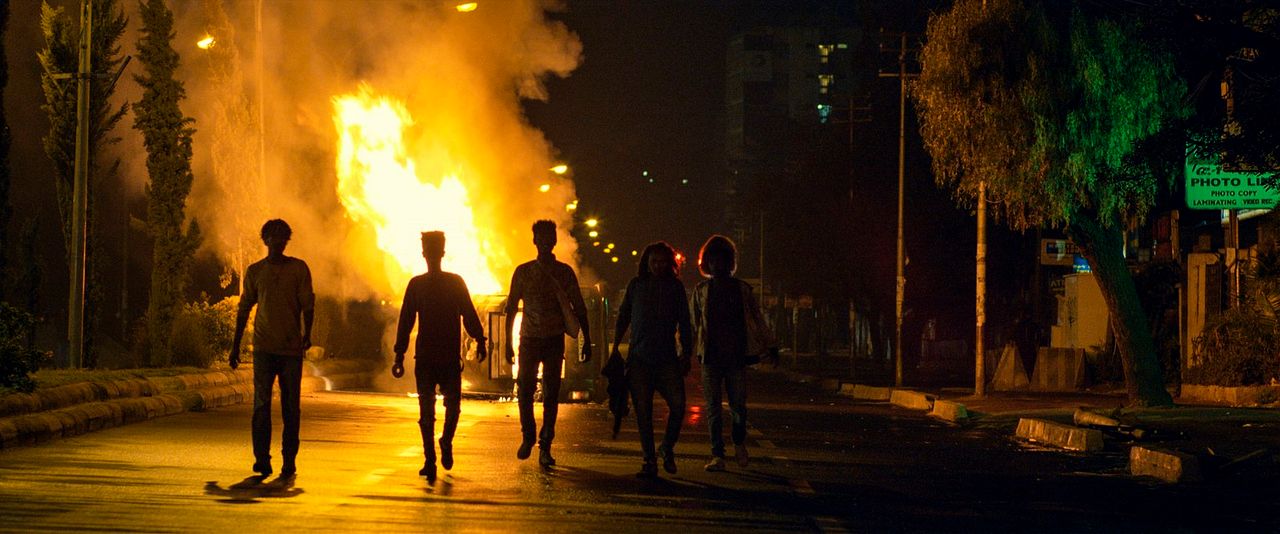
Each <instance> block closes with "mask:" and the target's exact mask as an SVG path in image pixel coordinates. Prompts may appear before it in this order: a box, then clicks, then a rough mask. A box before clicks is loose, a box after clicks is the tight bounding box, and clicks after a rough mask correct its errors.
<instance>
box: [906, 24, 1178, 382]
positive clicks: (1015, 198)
mask: <svg viewBox="0 0 1280 534" xmlns="http://www.w3.org/2000/svg"><path fill="white" fill-rule="evenodd" d="M1134 23H1135V21H1132V20H1126V19H1125V18H1123V17H1115V18H1113V17H1109V16H1100V15H1099V14H1097V13H1085V12H1083V11H1082V10H1081V9H1080V8H1078V7H1075V6H1074V5H1070V4H1066V3H1053V2H1046V3H1043V4H1041V3H1039V2H1035V1H1034V0H1032V1H1023V0H988V1H986V2H982V1H981V0H961V1H959V2H957V3H956V4H955V6H954V7H953V8H952V9H951V10H950V11H948V12H946V13H942V14H939V15H936V16H934V17H932V18H931V19H930V21H929V26H928V35H927V42H926V44H925V46H924V48H923V50H922V52H921V65H922V69H921V75H920V79H919V81H918V83H917V84H916V85H915V86H914V91H913V98H915V100H916V103H917V109H918V111H919V114H920V121H921V134H922V136H923V138H924V143H925V146H926V148H927V149H928V150H929V153H930V154H931V156H932V157H933V171H934V175H935V177H936V180H937V181H938V183H939V185H941V186H943V187H946V188H950V189H952V190H953V191H954V192H955V195H956V197H957V199H958V200H959V201H960V202H961V203H963V204H972V203H973V202H974V200H975V198H976V196H977V191H978V189H979V184H980V183H982V182H985V183H986V185H987V187H988V192H989V193H988V195H989V196H988V201H989V202H990V203H991V205H990V211H991V212H993V213H994V214H995V216H996V217H997V218H998V219H1004V220H1006V221H1007V222H1008V224H1010V225H1011V226H1012V227H1014V228H1016V229H1025V228H1030V227H1036V226H1054V227H1061V228H1063V229H1065V230H1066V232H1067V233H1068V235H1069V236H1071V237H1072V239H1073V240H1074V241H1075V242H1076V244H1077V245H1078V246H1080V248H1081V250H1082V253H1083V254H1084V256H1085V257H1086V258H1087V259H1088V260H1089V262H1090V264H1091V266H1092V267H1093V271H1094V273H1095V275H1096V277H1097V280H1098V282H1099V285H1100V287H1101V288H1102V292H1103V296H1104V299H1105V300H1106V301H1107V304H1108V308H1109V310H1110V313H1111V317H1112V325H1113V327H1114V330H1115V332H1116V337H1117V344H1118V346H1119V347H1120V349H1121V350H1120V352H1121V357H1122V360H1124V367H1125V377H1126V383H1127V385H1128V387H1129V394H1130V400H1131V401H1132V402H1135V403H1139V404H1165V403H1168V402H1169V401H1170V400H1169V396H1168V393H1167V392H1165V391H1164V388H1163V381H1162V379H1161V377H1160V371H1159V364H1158V362H1157V361H1156V358H1155V354H1154V347H1153V344H1152V341H1151V334H1150V331H1149V330H1148V326H1147V321H1146V318H1145V315H1144V314H1143V313H1142V309H1141V305H1140V302H1139V299H1138V296H1137V293H1136V289H1135V288H1134V284H1133V280H1132V276H1131V275H1130V274H1129V272H1128V269H1127V267H1126V266H1125V264H1124V258H1123V238H1122V234H1121V232H1122V231H1123V228H1124V225H1125V224H1126V223H1127V222H1128V221H1130V220H1133V219H1141V218H1142V217H1144V216H1145V215H1146V213H1147V211H1148V210H1149V209H1150V208H1151V206H1152V205H1153V204H1154V202H1155V198H1156V195H1157V193H1158V192H1159V191H1160V189H1161V187H1167V186H1168V185H1169V184H1170V180H1171V179H1172V178H1173V177H1175V176H1176V175H1177V174H1176V172H1175V169H1176V168H1177V166H1178V165H1179V164H1180V163H1181V157H1180V155H1181V154H1182V153H1183V148H1182V143H1183V142H1182V137H1181V134H1180V132H1181V130H1180V129H1179V128H1178V126H1179V125H1180V121H1181V120H1182V119H1183V118H1184V117H1185V116H1186V115H1187V110H1186V106H1185V104H1184V102H1183V99H1182V97H1183V94H1184V92H1185V84H1184V83H1183V82H1182V80H1181V79H1180V78H1179V77H1178V76H1177V74H1176V73H1175V72H1174V67H1173V61H1172V58H1171V57H1170V56H1169V55H1168V54H1167V53H1164V52H1162V51H1161V50H1160V49H1159V47H1158V46H1157V44H1156V43H1152V42H1149V41H1145V40H1142V39H1140V38H1138V36H1137V34H1136V33H1135V31H1134V30H1133V29H1132V28H1133V27H1134ZM1170 154H1174V155H1175V156H1176V157H1174V158H1172V159H1170V158H1169V156H1170Z"/></svg>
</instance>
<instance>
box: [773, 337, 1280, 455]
mask: <svg viewBox="0 0 1280 534" xmlns="http://www.w3.org/2000/svg"><path fill="white" fill-rule="evenodd" d="M858 363H859V364H860V365H859V367H857V368H856V369H854V373H853V376H854V377H855V379H854V380H850V379H849V376H850V366H849V359H848V357H847V356H843V357H842V356H840V355H834V356H828V357H825V358H819V357H816V356H812V355H803V354H802V355H799V357H797V358H793V357H791V356H790V355H788V356H784V358H783V359H782V364H781V365H780V366H779V368H778V369H777V372H782V373H785V374H786V375H787V376H788V377H789V378H791V380H793V381H798V382H808V383H813V384H816V385H818V386H820V387H822V389H824V390H825V391H827V392H829V393H833V394H835V393H837V392H840V391H841V386H844V392H845V393H846V394H847V392H848V391H849V389H850V388H851V387H852V386H851V385H852V384H862V385H871V386H886V385H891V384H892V377H891V375H890V374H889V373H891V370H888V369H884V368H883V367H882V368H880V369H877V368H875V367H873V366H870V365H863V364H862V362H861V361H860V362H858ZM764 370H765V371H770V369H764ZM901 389H906V390H910V391H915V392H918V393H921V394H923V395H924V396H927V397H928V398H929V399H930V401H932V402H933V403H937V401H949V402H951V403H958V404H960V405H963V407H964V409H965V411H967V413H968V417H965V418H962V419H960V420H959V421H957V422H956V424H957V425H958V426H960V427H961V428H964V429H967V430H977V431H983V432H989V433H992V434H995V435H1000V436H1006V437H1009V438H1010V439H1012V438H1013V435H1014V430H1015V428H1016V427H1017V426H1018V423H1019V420H1021V419H1023V418H1032V419H1038V420H1045V421H1051V422H1054V423H1059V424H1062V425H1068V426H1070V425H1074V424H1075V421H1074V417H1075V414H1076V411H1077V410H1078V409H1084V410H1087V411H1090V412H1093V413H1098V414H1103V415H1106V416H1108V417H1111V418H1114V419H1116V420H1118V421H1119V422H1120V423H1121V424H1122V425H1125V426H1126V427H1127V428H1136V429H1141V430H1142V437H1141V438H1134V437H1133V436H1132V435H1129V434H1124V433H1121V432H1118V431H1115V429H1106V428H1101V430H1102V431H1103V435H1104V438H1105V439H1104V448H1103V449H1102V451H1101V452H1104V453H1110V454H1124V455H1126V456H1127V455H1128V454H1129V453H1130V447H1134V446H1141V447H1145V448H1157V449H1162V450H1169V451H1177V452H1180V453H1184V454H1187V455H1191V456H1195V457H1196V458H1198V459H1199V460H1200V463H1201V464H1202V465H1206V466H1207V467H1208V468H1209V470H1210V471H1212V469H1213V468H1215V467H1217V466H1222V465H1225V464H1227V463H1229V462H1230V461H1231V460H1234V459H1239V458H1242V457H1246V456H1248V455H1251V454H1252V455H1254V456H1253V459H1254V461H1251V462H1250V463H1249V465H1248V466H1242V469H1241V470H1238V471H1236V472H1233V473H1231V476H1232V477H1237V478H1238V477H1244V478H1250V479H1254V478H1259V477H1260V478H1262V479H1274V478H1276V477H1280V459H1278V458H1277V457H1276V452H1277V451H1280V409H1276V408H1240V407H1226V406H1204V405H1194V404H1178V405H1176V406H1172V407H1165V408H1126V407H1125V406H1126V404H1127V402H1128V399H1127V396H1126V394H1125V392H1124V391H1123V390H1119V391H1107V392H1083V391H1082V392H1032V391H1020V392H988V394H987V395H986V396H984V397H981V398H978V397H974V396H973V389H972V388H938V387H911V382H910V381H909V380H908V381H907V387H905V388H901ZM1175 401H1176V399H1175ZM859 402H863V403H868V404H879V405H883V406H885V408H886V409H891V410H903V411H905V410H907V409H906V408H900V407H898V406H893V405H892V404H890V403H889V402H887V401H872V400H862V401H859ZM916 412H917V413H919V414H920V416H921V417H928V412H926V411H924V410H916ZM1245 469H1247V472H1240V471H1243V470H1245ZM1211 474H1212V473H1211Z"/></svg>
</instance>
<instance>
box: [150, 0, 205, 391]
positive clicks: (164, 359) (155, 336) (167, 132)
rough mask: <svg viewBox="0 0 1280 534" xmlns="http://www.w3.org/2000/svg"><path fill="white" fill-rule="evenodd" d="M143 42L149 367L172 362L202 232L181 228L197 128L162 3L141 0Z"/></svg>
mask: <svg viewBox="0 0 1280 534" xmlns="http://www.w3.org/2000/svg"><path fill="white" fill-rule="evenodd" d="M139 11H140V12H141V15H142V30H141V31H142V37H141V38H140V39H139V40H138V59H139V61H140V62H141V63H142V68H143V72H144V73H143V74H141V75H136V76H134V79H135V80H137V82H138V84H139V85H141V86H142V88H143V94H142V100H140V101H138V103H137V104H136V105H135V106H134V122H133V126H134V128H136V129H138V130H139V131H141V132H142V136H143V143H144V145H145V146H146V149H147V174H148V176H149V178H150V182H149V184H148V186H147V219H148V220H147V226H148V228H149V229H150V231H151V236H152V238H153V240H154V247H153V249H154V252H153V256H152V262H153V264H152V270H151V294H150V300H149V302H148V304H147V337H148V340H149V361H150V363H151V365H153V366H163V365H168V364H169V362H170V360H171V356H172V354H171V351H170V331H171V329H172V326H173V319H174V316H175V315H176V314H177V313H178V312H179V311H180V310H181V306H182V298H183V295H184V293H185V291H186V284H187V277H188V269H189V267H190V258H191V255H192V254H194V253H195V250H196V247H197V246H198V245H199V242H200V227H199V226H198V225H197V224H196V222H195V221H194V220H192V221H191V222H190V223H187V224H186V230H183V225H184V223H185V222H186V202H187V195H188V194H189V193H190V192H191V182H192V179H193V176H192V173H191V136H192V135H193V134H194V133H195V129H193V128H192V127H191V124H192V123H193V122H195V121H194V120H192V119H191V118H190V117H187V116H186V115H183V114H182V109H181V108H180V107H179V105H178V104H179V102H181V101H182V99H183V98H185V96H186V91H185V89H183V85H182V82H180V81H178V80H177V79H175V78H174V71H175V70H177V68H178V52H177V51H175V50H174V49H173V45H172V44H171V43H172V42H173V37H174V30H173V13H172V12H171V11H169V8H168V7H166V6H165V3H164V0H141V1H140V2H139Z"/></svg>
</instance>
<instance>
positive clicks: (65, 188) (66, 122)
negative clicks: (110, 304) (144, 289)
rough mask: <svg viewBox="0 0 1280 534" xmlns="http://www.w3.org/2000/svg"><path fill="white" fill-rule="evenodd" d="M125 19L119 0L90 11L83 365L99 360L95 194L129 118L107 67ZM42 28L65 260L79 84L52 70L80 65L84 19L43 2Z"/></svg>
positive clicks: (107, 179) (109, 179) (112, 169)
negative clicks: (116, 99)
mask: <svg viewBox="0 0 1280 534" xmlns="http://www.w3.org/2000/svg"><path fill="white" fill-rule="evenodd" d="M127 25H128V19H126V18H125V16H124V13H123V12H122V10H121V9H120V7H119V4H118V3H117V1H116V0H96V1H95V2H94V10H93V42H92V44H91V49H90V50H91V54H92V58H91V61H92V64H93V72H94V74H95V75H98V76H99V77H96V78H95V79H94V83H92V84H90V92H89V155H90V161H89V177H88V179H89V181H88V184H87V186H88V189H89V191H88V198H89V202H88V204H87V205H86V207H85V210H86V218H85V220H86V221H87V224H86V226H87V229H86V230H87V231H86V232H85V242H86V243H85V266H86V270H87V272H86V277H85V312H84V317H85V325H84V351H85V354H84V357H85V360H84V361H85V365H86V366H87V367H93V366H94V365H96V361H97V357H96V354H97V351H96V350H95V346H96V343H95V339H96V337H97V332H98V330H99V328H98V325H99V323H100V320H101V315H102V311H101V307H102V306H101V305H102V300H103V299H102V282H101V280H102V275H101V270H102V266H101V263H102V262H101V261H99V258H101V257H102V252H103V246H104V243H103V242H102V241H103V238H102V236H101V235H100V233H99V232H98V227H99V226H100V225H101V215H100V214H99V210H98V209H97V205H96V204H97V202H96V201H95V198H97V197H98V194H97V192H98V191H100V190H103V187H108V184H114V183H116V181H117V180H116V179H117V177H118V172H119V167H120V160H119V158H117V157H115V156H113V155H111V154H110V153H109V152H108V151H106V150H104V149H105V148H107V147H108V146H110V145H114V144H116V143H118V142H119V141H120V138H119V137H117V136H114V135H112V130H113V129H114V128H115V126H116V123H118V122H120V119H122V118H124V115H125V113H126V112H127V111H128V104H120V105H119V106H115V105H112V104H111V96H112V95H113V94H114V93H115V86H114V85H113V84H109V83H105V81H104V79H105V78H106V75H108V74H114V73H116V72H117V71H119V69H120V65H121V63H122V62H123V58H122V56H121V54H120V44H119V42H120V38H121V37H122V36H123V35H124V30H125V27H126V26H127ZM40 29H41V31H42V33H43V34H44V39H45V47H44V48H43V49H42V50H40V52H39V53H37V58H38V59H39V61H40V64H41V66H42V67H43V70H44V73H43V74H42V75H41V80H40V81H41V87H42V88H43V89H44V96H45V103H44V105H43V106H41V108H42V109H43V110H44V111H45V113H46V115H48V117H49V133H48V134H47V135H46V136H45V137H44V149H45V153H46V154H48V155H49V159H50V160H52V162H53V168H54V175H55V176H54V181H55V183H56V186H57V187H56V189H57V193H58V208H59V211H60V212H61V214H62V235H63V243H64V245H65V246H66V250H67V260H68V262H69V261H70V259H71V197H72V193H73V181H74V179H75V153H76V135H75V132H76V83H75V80H74V78H68V79H57V78H54V77H53V76H52V75H53V74H74V73H75V72H77V70H78V69H79V53H78V50H79V43H80V33H79V26H78V25H77V24H76V23H75V22H74V21H73V20H72V19H71V17H69V16H68V15H67V13H66V12H65V11H64V10H63V9H62V8H60V7H58V8H55V7H52V6H50V5H49V4H48V2H43V3H42V5H41V9H40Z"/></svg>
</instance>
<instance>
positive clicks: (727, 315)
mask: <svg viewBox="0 0 1280 534" xmlns="http://www.w3.org/2000/svg"><path fill="white" fill-rule="evenodd" d="M737 257H738V252H737V248H736V247H735V246H734V244H733V241H731V240H730V239H729V238H727V237H725V236H722V235H713V236H711V238H709V239H707V242H706V243H705V244H703V245H702V250H701V251H699V253H698V270H699V271H700V272H701V273H702V275H703V276H705V277H706V278H707V280H704V281H702V282H700V283H698V285H697V286H696V287H694V289H693V324H694V332H695V338H696V339H697V341H696V342H695V347H696V349H695V350H696V352H697V354H698V360H699V361H701V362H702V393H703V398H704V399H706V402H707V406H706V414H707V426H708V427H710V431H711V461H709V462H707V465H706V466H705V469H706V470H707V471H724V469H725V463H724V453H725V447H724V437H723V436H722V435H721V429H722V425H723V422H722V421H723V415H722V410H721V407H720V401H721V393H722V392H723V393H728V397H729V398H728V400H729V410H730V412H731V413H732V415H733V430H732V432H731V436H732V439H733V449H734V457H735V459H736V460H737V463H738V466H739V467H746V466H747V464H748V461H749V455H748V453H747V445H746V440H747V391H746V387H745V384H744V378H745V374H746V367H747V366H748V365H751V364H754V363H757V362H759V361H760V358H761V356H764V357H766V358H769V359H772V360H773V361H774V362H777V358H778V344H777V341H776V340H775V339H774V337H773V333H772V332H771V331H770V330H769V326H768V325H767V324H765V322H764V316H763V315H762V314H761V313H760V304H759V303H758V302H756V299H755V296H754V295H752V289H751V285H750V284H748V283H746V282H744V281H742V280H740V279H738V278H735V277H734V276H733V273H734V271H735V269H736V267H737Z"/></svg>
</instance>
